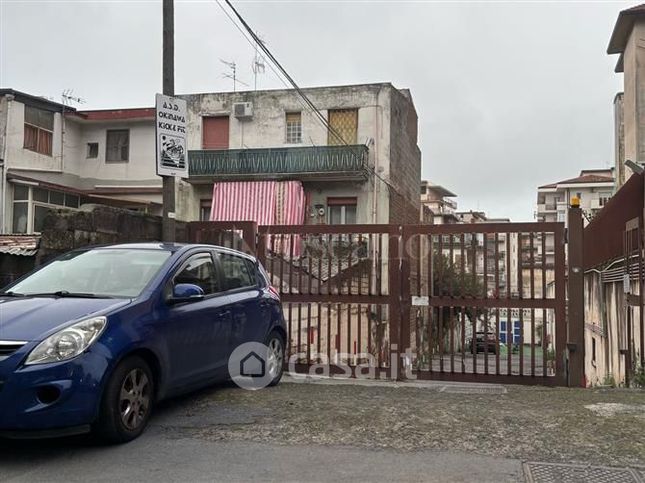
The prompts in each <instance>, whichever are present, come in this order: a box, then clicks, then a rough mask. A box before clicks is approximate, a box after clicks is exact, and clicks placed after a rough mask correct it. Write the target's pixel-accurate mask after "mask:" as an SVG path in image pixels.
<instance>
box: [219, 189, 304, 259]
mask: <svg viewBox="0 0 645 483" xmlns="http://www.w3.org/2000/svg"><path fill="white" fill-rule="evenodd" d="M210 221H255V222H256V223H257V224H258V225H302V224H303V223H304V221H305V191H304V189H303V187H302V183H301V182H300V181H282V182H276V181H235V182H224V183H215V184H214V185H213V201H212V203H211V217H210ZM290 238H291V237H285V238H284V239H283V238H281V237H276V238H275V240H274V250H275V251H276V252H281V253H283V254H284V255H286V256H290V255H291V254H292V253H291V250H292V249H291V244H290V243H289V239H290ZM292 239H293V240H294V244H293V255H294V256H299V255H300V237H299V236H298V235H294V236H293V237H292Z"/></svg>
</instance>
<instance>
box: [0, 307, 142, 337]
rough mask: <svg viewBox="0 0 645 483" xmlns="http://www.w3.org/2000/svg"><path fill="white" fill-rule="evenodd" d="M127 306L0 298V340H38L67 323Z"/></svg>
mask: <svg viewBox="0 0 645 483" xmlns="http://www.w3.org/2000/svg"><path fill="white" fill-rule="evenodd" d="M129 303H130V299H88V298H69V297H20V298H0V340H24V341H32V340H37V339H42V338H43V337H44V336H45V335H47V334H48V333H49V332H50V331H52V330H53V329H56V328H58V327H63V326H65V325H66V323H68V322H71V321H74V320H77V319H80V318H82V317H84V316H89V315H93V314H99V315H102V314H104V313H107V312H109V311H112V310H114V309H117V308H120V307H123V306H125V305H127V304H129Z"/></svg>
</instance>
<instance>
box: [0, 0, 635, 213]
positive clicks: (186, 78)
mask: <svg viewBox="0 0 645 483" xmlns="http://www.w3.org/2000/svg"><path fill="white" fill-rule="evenodd" d="M234 4H236V6H237V8H238V9H239V11H240V12H241V13H242V15H244V16H245V18H246V19H247V21H248V22H249V23H250V24H251V26H252V27H253V28H254V29H255V30H256V31H257V32H259V33H260V34H261V35H262V36H263V37H264V38H265V39H266V42H267V45H268V46H269V48H270V49H271V50H272V51H273V53H274V55H275V56H276V57H277V58H278V60H279V61H280V62H281V63H282V64H283V65H284V66H285V68H286V69H287V70H288V71H289V73H290V74H291V75H292V77H294V79H295V80H296V81H297V82H298V83H299V84H300V85H301V86H303V87H305V86H306V87H310V86H320V85H333V84H354V83H366V82H382V81H391V82H392V83H393V84H394V85H395V86H396V87H400V88H403V87H407V88H410V89H411V91H412V95H413V98H414V101H415V105H416V108H417V112H418V114H419V137H420V147H421V151H422V156H423V168H422V176H423V178H425V179H430V180H431V181H433V182H435V183H439V184H442V185H444V186H446V187H447V188H449V189H451V190H452V191H454V192H455V193H457V194H458V198H457V201H458V203H459V208H460V209H479V210H483V211H486V212H487V213H488V214H489V216H495V217H500V216H505V217H511V218H512V219H513V220H515V221H522V220H532V219H533V212H534V205H535V198H536V187H537V186H538V185H541V184H545V183H549V182H555V181H559V180H561V179H566V178H570V177H573V176H576V175H577V174H578V171H579V170H580V169H582V168H601V167H607V166H610V165H613V158H614V155H613V149H614V140H613V117H612V116H613V114H612V101H613V97H614V95H615V94H616V92H618V91H621V90H622V82H623V80H622V75H618V74H615V73H614V72H613V68H614V65H615V63H616V60H617V59H616V58H615V56H608V55H607V54H606V47H607V43H608V41H609V36H610V34H611V31H612V29H613V25H614V22H615V20H616V17H617V15H618V12H619V11H620V10H622V9H624V8H627V7H629V6H632V5H634V4H633V3H631V4H630V3H625V2H605V3H467V2H459V3H457V2H446V3H430V2H414V3H412V2H410V3H403V2H378V3H377V2H350V1H346V2H332V1H318V2H306V1H300V2H270V1H262V2H241V1H239V2H234ZM0 9H1V10H0V32H1V33H0V35H1V38H0V41H1V46H0V57H1V58H0V86H2V87H12V88H14V89H17V90H21V91H25V92H28V93H31V94H36V95H43V96H48V97H52V98H54V99H55V100H59V99H60V94H61V92H62V91H63V90H64V89H66V88H72V89H74V95H77V96H80V97H82V98H84V99H86V100H87V103H86V104H84V105H83V106H82V108H87V109H90V108H113V107H139V106H152V105H153V103H154V94H155V92H157V91H160V90H161V3H160V2H144V1H134V0H133V1H127V2H117V1H76V2H74V1H67V2H64V1H49V2H46V1H43V2H35V1H27V0H22V1H16V2H12V1H7V0H0ZM175 42H176V47H175V48H176V50H175V54H176V64H175V67H176V81H175V83H176V87H175V90H176V92H177V93H191V92H213V91H222V90H231V87H232V82H231V81H230V80H228V79H226V78H223V77H222V74H223V73H224V72H225V71H226V68H225V66H223V64H222V63H221V62H220V61H219V59H220V58H221V59H225V60H231V61H235V62H237V64H238V76H239V78H240V79H242V80H243V81H245V82H247V83H249V84H251V85H252V83H253V76H252V73H251V62H252V58H253V49H252V47H251V46H250V45H249V44H248V43H247V41H246V40H245V39H244V38H243V37H242V35H241V34H240V32H239V31H238V30H236V28H235V27H234V26H233V24H232V23H231V22H230V20H229V19H228V18H226V16H225V15H224V13H223V12H222V10H221V9H220V8H219V7H218V4H217V3H216V1H215V0H207V1H201V2H184V1H179V0H176V5H175ZM258 87H259V88H276V87H283V84H282V83H281V82H280V81H279V80H278V79H277V77H276V76H275V75H274V74H273V73H272V72H271V71H270V70H269V69H267V73H266V74H264V75H262V76H260V78H259V80H258Z"/></svg>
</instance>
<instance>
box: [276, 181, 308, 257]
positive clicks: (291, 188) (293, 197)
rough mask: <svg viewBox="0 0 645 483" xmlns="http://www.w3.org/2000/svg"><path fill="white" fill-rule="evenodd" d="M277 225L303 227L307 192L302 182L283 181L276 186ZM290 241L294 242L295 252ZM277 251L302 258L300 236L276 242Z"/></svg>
mask: <svg viewBox="0 0 645 483" xmlns="http://www.w3.org/2000/svg"><path fill="white" fill-rule="evenodd" d="M275 204H276V208H275V224H276V225H302V224H303V223H304V221H305V190H304V189H303V187H302V183H301V182H300V181H283V182H280V183H278V184H277V186H276V199H275ZM290 240H293V251H292V248H291V243H290ZM276 242H277V243H276V247H275V250H276V251H277V252H282V253H283V254H284V255H287V256H291V255H293V256H295V257H298V256H300V253H301V247H300V245H301V243H300V236H299V235H291V236H288V237H286V238H285V239H284V240H283V239H281V238H278V239H277V240H276Z"/></svg>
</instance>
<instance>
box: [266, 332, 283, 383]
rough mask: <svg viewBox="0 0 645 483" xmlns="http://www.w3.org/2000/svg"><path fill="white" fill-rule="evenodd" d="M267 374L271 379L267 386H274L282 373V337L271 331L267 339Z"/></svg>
mask: <svg viewBox="0 0 645 483" xmlns="http://www.w3.org/2000/svg"><path fill="white" fill-rule="evenodd" d="M266 346H267V348H268V353H267V372H268V374H269V377H271V382H270V383H269V386H275V385H277V384H278V383H279V382H280V379H282V373H283V372H284V339H283V337H282V335H281V334H280V333H279V332H277V331H273V332H271V333H270V334H269V337H267V342H266Z"/></svg>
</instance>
